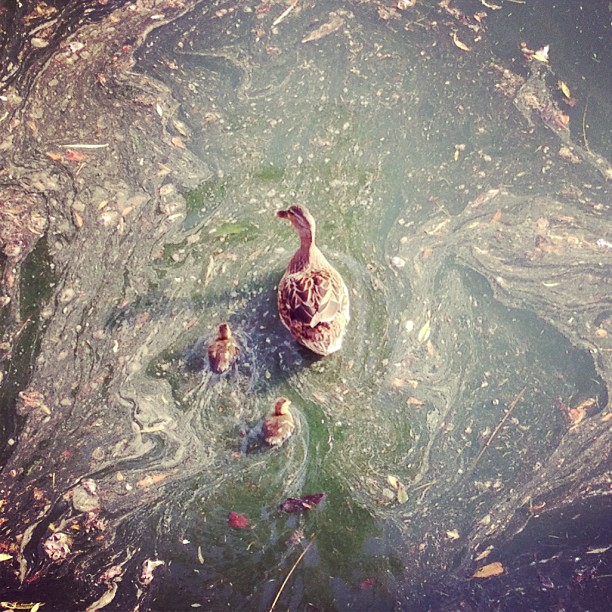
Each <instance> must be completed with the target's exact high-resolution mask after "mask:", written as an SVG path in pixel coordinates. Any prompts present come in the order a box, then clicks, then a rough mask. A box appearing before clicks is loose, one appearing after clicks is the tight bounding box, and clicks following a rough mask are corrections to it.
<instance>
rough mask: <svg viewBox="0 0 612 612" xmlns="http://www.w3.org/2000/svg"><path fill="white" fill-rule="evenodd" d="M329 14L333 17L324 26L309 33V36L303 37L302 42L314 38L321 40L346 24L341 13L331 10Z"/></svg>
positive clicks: (310, 40)
mask: <svg viewBox="0 0 612 612" xmlns="http://www.w3.org/2000/svg"><path fill="white" fill-rule="evenodd" d="M329 16H330V17H331V19H330V20H329V21H328V22H327V23H324V24H323V25H322V26H319V27H318V28H317V29H316V30H315V31H314V32H311V33H310V34H308V36H306V37H305V38H303V39H302V42H303V43H307V42H312V41H313V40H319V39H320V38H323V37H324V36H329V35H330V34H333V33H334V32H336V31H338V30H339V29H340V28H341V27H342V26H343V25H344V19H342V17H340V15H338V14H337V13H335V12H331V13H330V14H329Z"/></svg>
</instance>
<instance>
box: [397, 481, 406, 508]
mask: <svg viewBox="0 0 612 612" xmlns="http://www.w3.org/2000/svg"><path fill="white" fill-rule="evenodd" d="M407 501H408V493H407V492H406V487H405V486H404V485H403V484H402V483H401V482H400V483H398V487H397V502H398V503H399V504H405V503H406V502H407Z"/></svg>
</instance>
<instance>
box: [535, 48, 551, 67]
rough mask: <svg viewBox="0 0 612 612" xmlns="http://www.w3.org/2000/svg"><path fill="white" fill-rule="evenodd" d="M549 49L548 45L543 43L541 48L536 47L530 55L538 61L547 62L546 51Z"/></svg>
mask: <svg viewBox="0 0 612 612" xmlns="http://www.w3.org/2000/svg"><path fill="white" fill-rule="evenodd" d="M549 51H550V45H544V46H543V47H542V48H541V49H538V50H537V51H536V52H535V53H534V54H533V55H532V56H531V57H533V59H534V60H538V62H544V63H545V64H547V63H548V52H549Z"/></svg>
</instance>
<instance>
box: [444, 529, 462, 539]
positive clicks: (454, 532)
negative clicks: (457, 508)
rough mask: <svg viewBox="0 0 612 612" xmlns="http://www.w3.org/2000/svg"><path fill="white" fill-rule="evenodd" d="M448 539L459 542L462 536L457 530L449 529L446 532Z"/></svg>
mask: <svg viewBox="0 0 612 612" xmlns="http://www.w3.org/2000/svg"><path fill="white" fill-rule="evenodd" d="M446 537H447V538H448V539H449V540H458V539H459V538H460V537H461V536H460V535H459V532H458V531H457V530H456V529H449V530H448V531H447V532H446Z"/></svg>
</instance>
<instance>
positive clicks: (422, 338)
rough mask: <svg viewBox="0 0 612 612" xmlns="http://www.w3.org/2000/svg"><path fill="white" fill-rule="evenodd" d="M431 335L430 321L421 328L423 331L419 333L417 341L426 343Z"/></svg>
mask: <svg viewBox="0 0 612 612" xmlns="http://www.w3.org/2000/svg"><path fill="white" fill-rule="evenodd" d="M430 333H431V327H430V323H429V319H428V320H427V321H426V322H425V325H423V327H421V330H420V331H419V335H418V336H417V339H418V341H419V342H421V343H422V342H425V341H426V340H427V339H428V338H429V334H430Z"/></svg>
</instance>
